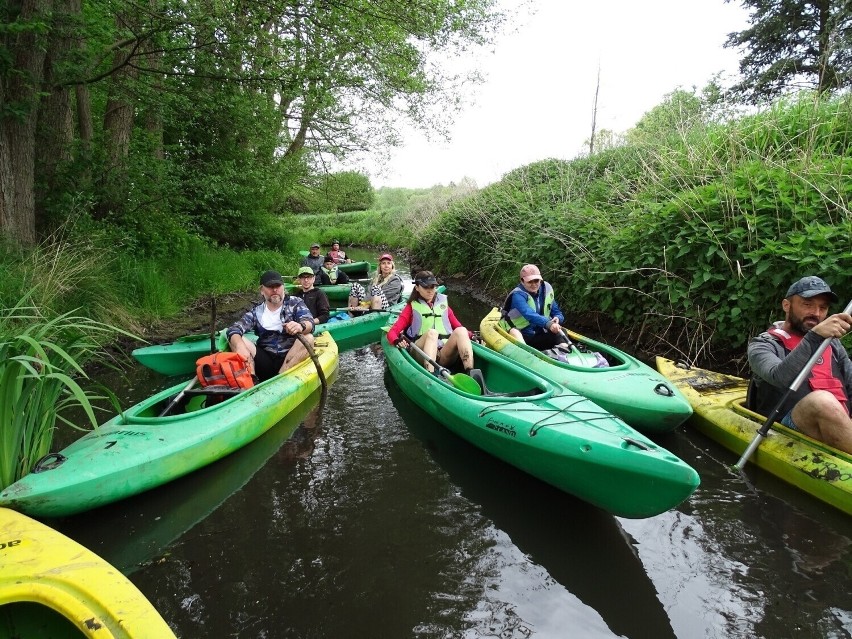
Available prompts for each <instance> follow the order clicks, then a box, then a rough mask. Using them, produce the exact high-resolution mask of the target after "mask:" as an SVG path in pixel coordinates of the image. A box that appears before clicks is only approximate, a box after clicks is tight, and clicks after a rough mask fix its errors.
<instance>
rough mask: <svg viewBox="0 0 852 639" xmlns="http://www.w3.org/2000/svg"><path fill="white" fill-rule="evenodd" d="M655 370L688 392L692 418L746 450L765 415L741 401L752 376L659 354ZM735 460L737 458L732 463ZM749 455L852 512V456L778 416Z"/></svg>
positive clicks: (724, 440)
mask: <svg viewBox="0 0 852 639" xmlns="http://www.w3.org/2000/svg"><path fill="white" fill-rule="evenodd" d="M657 370H659V371H660V373H662V374H663V375H665V376H666V377H667V378H668V379H669V380H671V382H672V383H673V384H675V385H676V386H677V387H678V389H679V390H680V391H681V392H682V393H683V394H684V395H685V396H686V398H687V399H688V400H689V403H690V404H692V408H693V410H694V411H695V412H694V413H693V416H692V418H691V420H690V422H689V423H690V424H691V425H692V426H695V428H697V429H698V430H699V431H701V432H702V433H704V434H705V435H706V436H707V437H709V438H711V439H713V440H715V441H717V442H718V443H720V444H721V445H722V446H724V447H725V448H727V449H728V450H730V451H733V452H734V453H736V454H737V455H742V453H743V452H744V451H745V449H746V447H747V446H748V445H749V444H750V443H751V441H752V440H753V439H754V436H755V435H756V434H757V431H758V429H759V428H760V427H761V426H762V425H763V423H764V422H765V421H766V417H764V416H762V415H759V414H758V413H755V412H753V411H750V410H749V409H747V408H746V407H745V406H744V405H743V404H744V402H745V398H746V390H747V389H748V380H746V379H743V378H742V377H735V376H733V375H725V374H723V373H716V372H714V371H709V370H705V369H703V368H696V367H692V368H685V367H682V366H681V365H678V364H675V362H673V361H672V360H669V359H665V358H662V357H658V358H657ZM735 461H736V460H733V461H732V462H731V464H732V465H733V463H734V462H735ZM750 461H751V462H752V463H754V464H756V465H757V466H758V467H760V468H762V469H763V470H765V471H767V472H769V473H772V474H773V475H775V476H776V477H778V478H779V479H782V480H784V481H786V482H787V483H789V484H792V485H793V486H795V487H797V488H799V489H801V490H803V491H805V492H806V493H809V494H810V495H813V496H814V497H816V498H817V499H820V500H821V501H824V502H825V503H827V504H830V505H831V506H834V507H835V508H838V509H839V510H841V511H843V512H845V513H847V514H850V515H852V456H850V455H848V454H846V453H844V452H843V451H840V450H837V449H836V448H833V447H831V446H829V445H828V444H825V443H824V442H820V441H817V440H815V439H813V438H811V437H808V436H807V435H804V434H803V433H800V432H798V431H795V430H791V429H790V428H787V427H786V426H784V425H783V424H780V423H778V422H776V423H775V424H774V425H773V426H772V429H771V430H770V431H769V433H768V434H767V437H766V438H765V439H764V440H763V441H762V442H761V443H760V446H759V447H758V449H757V450H756V451H755V453H754V454H753V455H752V456H751V458H750Z"/></svg>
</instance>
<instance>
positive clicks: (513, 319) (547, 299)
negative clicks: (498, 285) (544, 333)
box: [500, 282, 555, 331]
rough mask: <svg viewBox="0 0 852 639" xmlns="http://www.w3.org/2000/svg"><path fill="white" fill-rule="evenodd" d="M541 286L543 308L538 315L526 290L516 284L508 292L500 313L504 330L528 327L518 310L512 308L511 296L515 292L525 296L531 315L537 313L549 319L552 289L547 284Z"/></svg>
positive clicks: (534, 304)
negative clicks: (542, 287)
mask: <svg viewBox="0 0 852 639" xmlns="http://www.w3.org/2000/svg"><path fill="white" fill-rule="evenodd" d="M542 286H544V308H543V309H542V311H541V313H539V310H538V307H536V303H535V298H533V296H532V295H530V293H529V291H527V289H525V288H524V287H523V286H522V285H520V284H518V286H516V287H515V288H513V289H512V290H511V291H510V292H509V294H508V295H507V296H506V300H505V301H504V302H503V310H502V311H501V313H500V315H501V317H502V318H503V321H502V322H501V324H502V325H503V328H504V329H508V328H517V329H518V330H519V331H520V330H523V329H525V328H526V327H527V326H529V325H530V323H529V321H528V320H527V318H526V317H524V316H523V315H521V312H520V311H519V310H518V309H516V308H512V296H513V295H514V294H515V291H521V292H522V293H524V295H526V296H527V306H529V307H530V308H531V309H532V311H533V313H539V314H540V315H544V316H545V317H547V318H549V317H550V309H551V308H552V307H553V300H554V298H555V295H554V294H553V287H552V286H551V285H550V284H549V283H548V282H543V283H542ZM539 293H541V291H539Z"/></svg>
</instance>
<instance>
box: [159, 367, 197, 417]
mask: <svg viewBox="0 0 852 639" xmlns="http://www.w3.org/2000/svg"><path fill="white" fill-rule="evenodd" d="M196 383H198V377H193V378H192V379H191V380H189V383H188V384H187V385H186V386H184V387H183V390H182V391H181V392H179V393H178V394H177V395H175V396H174V397H173V398H172V401H170V402H169V405H168V406H166V407H165V408H164V409H163V412H162V413H160V414H159V415H158V417H165V416H166V415H168V414H169V412H171V410H172V409H173V408H174V407H175V406H176V405H177V403H178V402H179V401H180V400H181V398H182V397H183V396H184V395H185V394H186V391H188V390H189V389H190V388H192V387H193V386H195V384H196Z"/></svg>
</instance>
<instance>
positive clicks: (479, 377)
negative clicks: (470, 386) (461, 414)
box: [467, 368, 542, 397]
mask: <svg viewBox="0 0 852 639" xmlns="http://www.w3.org/2000/svg"><path fill="white" fill-rule="evenodd" d="M467 374H468V375H470V376H471V377H472V378H473V380H474V381H475V382H476V383H477V384H479V387H480V388H481V389H482V394H483V395H484V396H486V397H529V396H531V395H538V394H540V393H541V392H542V391H541V390H540V389H538V388H532V389H530V390H524V391H516V392H514V393H495V392H494V391H492V390H489V389H488V387H487V386H486V385H485V376H484V375H483V374H482V371H481V370H480V369H478V368H471V369H470V370H469V371H468V372H467Z"/></svg>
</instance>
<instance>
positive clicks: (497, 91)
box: [361, 0, 748, 188]
mask: <svg viewBox="0 0 852 639" xmlns="http://www.w3.org/2000/svg"><path fill="white" fill-rule="evenodd" d="M519 1H520V0H501V4H503V5H505V6H508V7H513V6H516V5H517V4H518V2H519ZM531 5H532V6H533V7H534V9H535V13H533V14H532V15H526V16H521V18H520V20H519V21H518V22H517V25H516V26H517V31H516V32H515V33H512V34H509V35H505V36H503V37H501V38H500V39H499V41H498V42H497V45H496V47H495V48H494V51H493V53H487V54H482V55H481V56H480V57H479V60H478V61H479V64H478V66H479V68H480V69H481V71H482V73H483V75H484V76H485V78H486V79H485V83H484V84H483V85H480V86H479V87H478V88H477V90H476V92H475V94H474V96H473V98H472V99H473V100H474V104H473V105H471V106H469V107H467V108H466V110H465V111H464V112H463V113H462V114H461V115H459V116H458V117H457V118H456V121H455V125H454V126H453V128H452V140H451V141H450V142H440V141H432V142H429V141H427V140H426V139H425V138H424V137H423V136H422V135H421V134H418V133H416V132H412V133H410V134H407V135H406V144H405V146H404V147H402V148H400V149H398V150H397V151H396V152H394V153H392V154H391V156H390V158H388V163H387V167H386V169H385V173H384V175H380V174H379V170H378V169H371V168H367V170H368V171H369V172H370V173H371V181H372V183H373V185H374V186H375V187H381V186H397V187H410V188H420V187H429V186H433V185H435V184H449V183H450V182H458V181H460V180H461V179H462V178H463V177H465V176H467V177H471V178H473V179H474V180H475V181H476V183H477V185H478V186H480V187H483V186H485V185H487V184H489V183H491V182H494V181H497V180H499V179H500V177H501V176H502V175H503V174H504V173H506V172H508V171H511V170H512V169H515V168H517V167H519V166H523V165H525V164H529V163H530V162H534V161H536V160H541V159H544V158H548V157H556V158H562V159H571V158H574V157H576V156H577V155H578V154H579V153H581V152H582V150H583V146H584V143H585V141H586V140H588V139H589V135H590V133H591V124H592V114H593V108H594V93H595V85H596V79H597V73H598V65H599V64H600V94H599V96H598V118H597V128H598V130H600V129H610V130H613V131H616V132H624V131H625V130H627V129H629V128H631V127H632V126H634V125H635V124H636V122H637V120H638V119H639V118H640V117H642V114H643V113H645V112H647V111H648V110H650V109H651V108H653V107H654V106H656V105H657V104H659V103H660V102H661V100H662V99H663V96H664V95H665V94H667V93H669V92H671V91H673V90H674V89H676V88H677V87H682V88H684V89H691V88H692V86H693V85H694V86H697V87H698V88H699V89H700V88H701V87H703V86H704V85H706V83H707V82H708V80H709V79H710V78H711V77H712V76H713V74H715V73H717V72H720V71H721V72H723V73H725V74H728V75H731V74H734V73H736V70H737V60H738V55H737V53H736V52H735V51H733V50H730V49H724V48H723V47H722V45H723V43H724V41H725V39H726V37H727V34H728V33H730V32H731V31H738V30H742V29H743V28H745V27H746V26H747V17H748V14H747V13H746V11H745V10H744V9H742V7H741V6H740V4H739V2H737V1H736V0H735V1H734V2H732V3H730V4H726V3H725V2H724V1H723V0H592V1H589V0H533V2H532V3H531ZM361 168H362V169H363V167H361Z"/></svg>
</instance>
